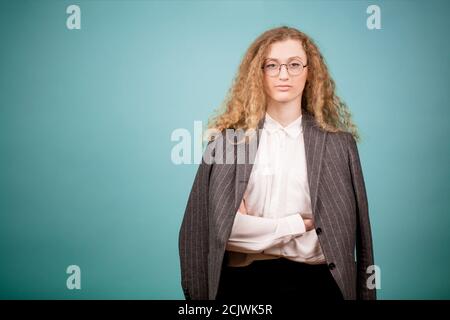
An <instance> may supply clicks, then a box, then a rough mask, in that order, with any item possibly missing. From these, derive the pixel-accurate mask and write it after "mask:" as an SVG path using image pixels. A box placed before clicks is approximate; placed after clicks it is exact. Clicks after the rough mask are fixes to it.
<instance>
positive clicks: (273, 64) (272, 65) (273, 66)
mask: <svg viewBox="0 0 450 320" xmlns="http://www.w3.org/2000/svg"><path fill="white" fill-rule="evenodd" d="M276 66H277V65H276V64H275V63H269V64H266V68H268V69H273V68H275V67H276Z"/></svg>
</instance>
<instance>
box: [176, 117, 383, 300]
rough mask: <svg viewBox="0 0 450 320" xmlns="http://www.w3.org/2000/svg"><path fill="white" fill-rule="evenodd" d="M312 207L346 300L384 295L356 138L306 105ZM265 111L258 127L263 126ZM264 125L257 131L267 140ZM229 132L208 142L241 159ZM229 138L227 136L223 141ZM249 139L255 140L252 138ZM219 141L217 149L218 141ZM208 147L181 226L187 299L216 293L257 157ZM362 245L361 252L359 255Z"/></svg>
mask: <svg viewBox="0 0 450 320" xmlns="http://www.w3.org/2000/svg"><path fill="white" fill-rule="evenodd" d="M302 115H303V116H302V126H303V134H304V136H303V137H304V141H305V153H306V162H307V164H306V166H307V176H308V183H309V187H310V196H311V208H312V214H313V217H314V223H315V227H316V232H317V234H318V238H319V243H320V245H321V247H322V251H323V253H324V256H325V258H326V261H327V263H328V266H329V269H330V271H331V273H332V275H333V277H334V279H335V281H336V283H337V284H338V286H339V288H340V290H341V292H342V294H343V296H344V299H351V300H354V299H376V290H375V289H368V288H367V285H366V283H367V277H368V276H369V274H368V273H367V267H368V266H371V265H373V264H374V258H373V249H372V235H371V227H370V220H369V212H368V202H367V195H366V188H365V184H364V178H363V172H362V168H361V164H360V159H359V154H358V149H357V145H356V141H355V140H354V138H353V136H352V135H351V134H350V133H347V132H339V133H331V132H327V131H325V130H323V129H322V128H320V127H319V125H318V124H317V123H316V121H315V118H314V117H313V115H312V114H310V113H308V112H306V111H305V110H302ZM264 120H265V118H263V119H261V121H260V122H259V124H258V129H262V127H263V124H264ZM259 136H260V130H257V143H256V146H258V145H259ZM224 139H225V135H224V131H223V132H222V135H219V137H218V138H217V139H215V140H214V141H212V142H209V143H208V146H207V150H206V151H208V150H213V151H212V152H210V153H209V154H211V155H212V156H214V155H215V153H216V152H217V150H218V149H219V146H223V147H220V150H221V151H223V156H229V157H231V158H234V159H235V160H236V155H237V152H236V146H235V145H230V144H226V143H221V144H219V143H218V142H219V141H220V140H224ZM222 142H223V141H222ZM246 143H248V142H246ZM216 147H217V148H216ZM206 151H205V154H204V157H203V158H202V162H201V164H200V165H199V168H198V171H197V174H196V176H195V179H194V183H193V186H192V189H191V192H190V195H189V198H188V202H187V206H186V210H185V213H184V217H183V220H182V223H181V228H180V231H179V239H178V240H179V241H178V245H179V255H180V267H181V286H182V289H183V293H184V295H185V298H186V299H187V300H191V299H192V300H200V299H201V300H207V299H209V300H214V299H215V297H216V294H217V290H218V287H219V281H220V274H221V270H222V267H223V265H224V263H225V259H224V255H225V247H226V243H227V241H228V238H229V236H230V233H231V228H232V226H233V222H234V218H235V214H236V212H237V210H238V208H239V205H240V203H241V200H242V198H243V195H244V191H245V189H246V187H247V183H248V180H249V177H250V173H251V170H252V166H253V163H254V161H253V160H254V156H255V153H254V152H249V148H246V151H245V152H246V158H245V161H244V163H242V162H238V161H234V163H229V162H225V161H224V163H215V162H214V161H210V160H209V161H205V160H206V159H207V152H206ZM355 249H356V256H355Z"/></svg>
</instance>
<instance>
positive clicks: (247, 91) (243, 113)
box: [205, 26, 359, 141]
mask: <svg viewBox="0 0 450 320" xmlns="http://www.w3.org/2000/svg"><path fill="white" fill-rule="evenodd" d="M288 39H294V40H299V41H300V42H301V43H302V45H303V48H304V50H305V52H306V56H307V59H308V60H307V61H308V76H307V79H306V84H305V88H304V90H303V93H302V102H301V105H302V111H306V112H309V113H311V114H312V115H313V116H314V118H315V120H316V122H317V123H318V125H319V126H320V127H321V128H322V129H324V130H326V131H329V132H341V131H344V132H350V133H351V134H352V135H353V137H354V138H355V140H356V141H358V140H359V134H358V130H357V127H356V126H355V125H354V124H353V122H352V120H351V113H350V111H349V109H348V108H347V105H346V104H345V103H344V102H342V101H341V99H340V98H339V97H338V96H337V95H336V93H335V83H334V81H333V79H332V78H331V76H330V73H329V72H328V68H327V66H326V63H325V59H324V57H323V56H322V54H321V53H320V51H319V49H318V47H317V46H316V44H315V43H314V41H313V40H312V39H311V38H310V37H309V36H307V35H306V34H305V33H303V32H301V31H299V30H298V29H296V28H292V27H288V26H281V27H278V28H274V29H270V30H268V31H266V32H264V33H263V34H261V35H260V36H259V37H258V38H257V39H256V40H255V41H254V42H253V43H252V44H251V45H250V47H249V48H248V49H247V52H246V53H245V55H244V57H243V59H242V61H241V63H240V66H239V69H238V72H237V75H236V76H235V78H234V79H233V82H232V86H231V88H230V89H229V91H228V93H227V96H226V98H225V101H224V102H223V103H222V104H221V106H220V107H219V108H218V109H216V110H215V114H213V116H212V117H210V118H209V120H208V125H207V130H206V131H207V134H206V135H205V139H206V140H208V141H209V140H212V139H213V138H214V135H211V132H216V133H217V132H221V131H222V130H224V129H243V130H245V131H247V130H249V129H250V130H249V131H252V130H256V129H257V127H258V123H259V121H260V120H261V119H262V118H263V117H264V115H265V111H266V94H265V91H264V87H263V81H264V73H263V70H262V69H261V66H262V65H263V63H264V59H265V58H266V56H267V54H268V52H269V49H270V45H271V44H273V43H274V42H278V41H284V40H288Z"/></svg>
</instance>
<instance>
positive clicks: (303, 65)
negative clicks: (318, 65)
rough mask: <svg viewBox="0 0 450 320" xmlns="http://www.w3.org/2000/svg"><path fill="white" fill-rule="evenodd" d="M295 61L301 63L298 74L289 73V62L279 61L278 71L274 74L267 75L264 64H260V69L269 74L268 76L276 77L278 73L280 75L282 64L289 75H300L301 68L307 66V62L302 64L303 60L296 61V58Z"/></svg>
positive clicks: (303, 68)
mask: <svg viewBox="0 0 450 320" xmlns="http://www.w3.org/2000/svg"><path fill="white" fill-rule="evenodd" d="M295 62H299V63H300V64H301V65H302V71H300V73H299V74H291V73H290V72H289V66H288V64H289V63H290V62H289V63H280V65H279V67H278V72H277V73H276V74H274V75H269V74H268V73H267V71H266V69H265V68H266V66H265V65H264V66H262V67H261V69H262V70H263V71H264V73H265V74H266V75H267V76H269V77H278V76H279V75H280V72H281V67H282V66H286V71H287V72H288V73H289V75H291V76H299V75H301V74H302V73H303V70H305V68H306V67H307V66H308V64H303V62H301V61H297V60H295ZM276 63H278V62H276Z"/></svg>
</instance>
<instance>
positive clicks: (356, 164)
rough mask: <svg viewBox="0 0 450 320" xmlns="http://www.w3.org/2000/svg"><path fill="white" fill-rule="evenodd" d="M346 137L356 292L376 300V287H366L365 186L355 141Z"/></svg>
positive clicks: (369, 243)
mask: <svg viewBox="0 0 450 320" xmlns="http://www.w3.org/2000/svg"><path fill="white" fill-rule="evenodd" d="M348 137H349V144H348V152H349V162H350V163H349V165H350V172H351V178H352V184H353V190H354V194H355V198H356V205H357V221H356V223H357V226H356V232H357V234H356V259H357V294H358V299H361V300H376V289H369V288H368V287H367V279H368V276H369V274H367V273H366V271H367V267H369V266H371V265H374V257H373V247H372V232H371V227H370V219H369V206H368V201H367V194H366V187H365V183H364V177H363V172H362V168H361V162H360V158H359V153H358V147H357V145H356V141H355V139H354V137H353V135H351V134H350V133H349V134H348Z"/></svg>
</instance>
